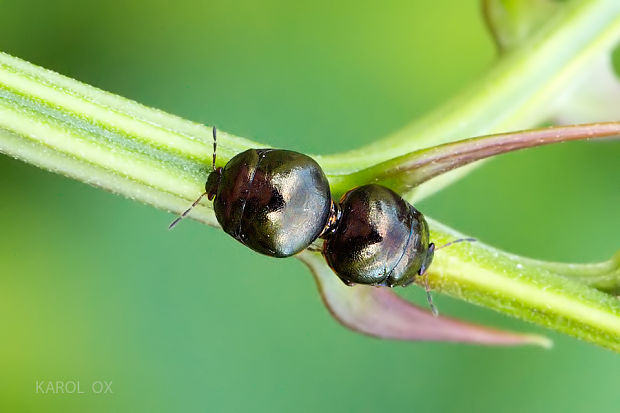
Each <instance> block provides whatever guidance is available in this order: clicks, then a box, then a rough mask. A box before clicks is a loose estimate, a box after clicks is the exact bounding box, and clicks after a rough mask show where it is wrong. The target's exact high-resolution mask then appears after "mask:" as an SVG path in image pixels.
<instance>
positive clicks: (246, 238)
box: [169, 127, 336, 258]
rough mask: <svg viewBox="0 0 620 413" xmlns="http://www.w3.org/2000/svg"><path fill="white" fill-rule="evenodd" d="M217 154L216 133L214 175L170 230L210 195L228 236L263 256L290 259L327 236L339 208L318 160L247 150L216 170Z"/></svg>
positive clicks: (284, 152) (274, 151) (289, 153)
mask: <svg viewBox="0 0 620 413" xmlns="http://www.w3.org/2000/svg"><path fill="white" fill-rule="evenodd" d="M216 149H217V131H216V129H215V127H214V128H213V163H212V166H213V172H211V173H210V174H209V176H208V178H207V182H206V184H205V192H204V193H203V194H202V195H201V196H200V197H199V198H198V199H197V200H196V201H195V202H194V203H193V204H192V206H191V207H190V208H189V209H188V210H187V211H185V212H184V213H183V214H182V215H181V216H180V217H179V218H177V219H176V220H175V221H174V222H173V223H172V224H170V227H169V228H172V227H174V226H175V225H176V224H177V223H178V222H179V220H181V219H182V218H184V217H185V216H186V215H187V214H188V213H189V211H190V210H191V209H192V208H193V207H194V206H196V205H197V204H198V203H199V202H200V200H201V199H202V197H203V196H205V195H206V196H207V198H208V199H209V200H213V209H214V211H215V217H216V218H217V221H218V222H219V224H220V225H221V226H222V228H223V229H224V231H225V232H227V233H228V234H229V235H231V236H232V237H233V238H235V239H236V240H237V241H239V242H241V243H242V244H244V245H246V246H248V247H250V248H251V249H253V250H254V251H257V252H259V253H261V254H265V255H269V256H272V257H278V258H282V257H289V256H291V255H294V254H297V253H298V252H301V251H303V250H304V249H306V248H308V246H310V244H312V242H314V240H316V239H317V238H318V237H319V236H320V235H321V234H323V233H324V232H325V231H326V230H327V227H328V224H329V222H330V219H331V220H333V217H334V216H335V214H336V210H335V204H334V202H333V201H332V198H331V192H330V189H329V182H328V181H327V177H326V176H325V173H324V172H323V170H322V169H321V167H320V166H319V164H318V163H316V161H315V160H314V159H312V158H310V157H309V156H307V155H304V154H301V153H298V152H293V151H288V150H283V149H248V150H246V151H244V152H241V153H239V154H237V155H235V156H234V157H233V158H232V159H230V161H228V163H227V164H226V165H225V166H224V167H223V168H222V167H219V168H216V167H215V156H216V155H215V153H216Z"/></svg>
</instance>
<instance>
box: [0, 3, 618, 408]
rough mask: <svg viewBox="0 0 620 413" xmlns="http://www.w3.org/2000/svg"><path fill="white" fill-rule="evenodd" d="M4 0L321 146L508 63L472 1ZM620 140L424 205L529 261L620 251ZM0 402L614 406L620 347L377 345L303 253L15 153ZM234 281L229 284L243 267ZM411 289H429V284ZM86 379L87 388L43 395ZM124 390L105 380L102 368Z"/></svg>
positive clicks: (106, 74)
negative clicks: (327, 295) (330, 297)
mask: <svg viewBox="0 0 620 413" xmlns="http://www.w3.org/2000/svg"><path fill="white" fill-rule="evenodd" d="M334 3H336V2H331V1H328V2H303V4H302V3H301V2H291V1H285V0H282V1H260V2H258V1H257V2H252V1H239V2H224V1H222V2H200V3H199V2H190V1H180V0H179V1H175V2H168V1H149V2H146V1H144V2H143V1H130V2H118V3H117V2H110V1H107V2H83V1H58V0H57V1H53V2H49V1H45V2H44V1H41V2H31V1H3V2H2V4H1V5H0V50H3V51H5V52H8V53H10V54H13V55H15V56H18V57H21V58H23V59H26V60H29V61H31V62H33V63H35V64H39V65H42V66H44V67H47V68H50V69H53V70H56V71H58V72H60V73H63V74H65V75H68V76H71V77H73V78H76V79H79V80H81V81H84V82H86V83H89V84H93V85H95V86H98V87H100V88H102V89H105V90H109V91H112V92H115V93H118V94H120V95H123V96H126V97H129V98H132V99H135V100H137V101H139V102H142V103H145V104H147V105H150V106H154V107H157V108H161V109H163V110H166V111H169V112H172V113H175V114H178V115H180V116H183V117H186V118H189V119H192V120H195V121H198V122H204V123H208V124H213V123H214V124H216V125H218V126H219V127H220V128H221V129H223V130H226V131H229V132H232V133H235V134H237V135H240V136H244V137H249V138H253V139H256V140H258V141H260V142H267V143H269V144H271V145H275V146H279V147H285V148H288V149H293V150H298V151H301V152H306V153H330V152H336V151H341V150H346V149H351V148H354V147H357V146H360V145H362V144H364V143H368V142H371V141H372V140H374V139H377V138H379V137H381V136H383V135H385V134H387V133H389V132H391V131H394V130H396V129H398V128H399V127H401V126H402V125H404V124H406V123H407V122H408V121H410V120H411V119H413V118H415V117H416V116H419V115H421V114H423V113H424V112H426V111H427V110H429V109H431V108H432V107H434V106H436V105H437V104H439V103H440V102H441V101H443V100H444V99H446V98H447V97H448V96H450V95H451V94H453V93H455V92H456V91H458V90H459V88H461V87H462V86H463V85H465V84H466V83H467V82H468V81H470V80H472V79H474V78H476V77H477V76H479V75H480V74H482V73H483V72H484V71H485V69H486V68H488V67H489V65H490V64H492V62H493V60H494V59H495V51H494V47H493V44H492V42H491V40H490V38H489V36H488V35H487V33H486V31H485V29H484V25H483V22H482V19H481V15H480V11H479V5H478V3H477V2H476V1H465V2H464V1H459V0H450V1H446V0H443V1H437V2H432V4H433V5H432V6H431V5H430V4H431V2H426V1H416V2H411V1H400V2H398V1H394V2H377V3H375V4H374V5H370V4H363V2H361V3H360V2H354V1H348V2H337V4H334ZM619 154H620V142H618V141H613V142H601V143H571V144H564V145H556V146H552V147H545V148H540V149H533V150H528V151H525V152H519V153H514V154H508V155H504V156H500V157H497V158H495V159H493V160H491V161H490V162H488V163H486V164H485V165H484V166H483V167H481V168H479V169H477V170H476V171H474V172H473V173H472V174H471V175H469V176H468V177H467V178H465V179H464V180H462V181H461V182H459V183H457V184H455V185H453V186H451V187H450V188H448V189H446V190H444V191H443V192H441V193H440V194H437V195H435V196H434V197H432V198H430V199H428V200H425V201H423V202H421V203H420V204H419V205H418V207H419V208H420V209H421V210H422V211H424V213H425V214H427V215H429V216H431V217H433V218H436V219H439V220H440V221H442V222H444V223H446V224H448V225H450V226H452V227H454V228H456V229H458V230H461V231H463V232H465V233H468V234H471V235H472V236H475V237H477V238H479V239H481V240H482V241H484V242H487V243H489V244H491V245H495V246H498V247H500V248H503V249H505V250H507V251H511V252H514V253H519V254H524V255H527V256H531V257H535V258H542V259H549V260H562V261H575V262H586V261H596V260H604V259H607V258H609V257H610V256H611V255H612V254H613V253H614V251H615V250H616V249H617V248H618V247H619V245H618V240H619V238H618V229H619V224H618V205H620V191H619V190H618V182H619V181H620V173H619V168H618V155H619ZM0 184H1V188H2V191H1V194H0V200H1V202H0V234H1V236H0V411H2V412H13V411H52V412H53V411H57V412H72V411H75V412H85V411H88V412H97V411H102V412H104V411H105V412H107V411H275V410H287V411H293V410H294V411H311V412H314V411H343V410H345V411H346V410H351V411H377V410H382V411H383V410H385V411H388V410H390V411H391V410H395V411H429V410H434V411H459V412H469V411H472V412H486V411H489V412H499V411H501V412H523V411H529V412H537V411H541V412H543V411H544V412H550V411H557V412H581V411H589V412H617V411H618V406H620V392H619V390H618V389H619V384H620V361H619V359H618V356H617V355H615V354H613V353H611V352H609V351H606V350H603V349H600V348H597V347H595V346H593V345H589V344H586V343H583V342H579V341H577V340H575V339H572V338H568V337H564V336H561V335H558V334H554V333H550V332H547V331H543V330H542V329H540V328H537V327H535V326H532V325H529V324H525V323H522V322H519V321H517V320H512V319H509V318H507V317H504V316H502V315H499V314H496V313H493V312H491V311H488V310H485V309H481V308H477V307H474V306H471V305H469V304H466V303H463V302H459V301H455V300H452V299H449V298H446V297H443V296H438V297H436V301H437V304H438V306H439V308H440V310H441V311H442V312H443V313H446V314H451V315H456V316H460V317H463V318H467V319H471V320H477V321H482V322H486V323H489V324H491V325H495V326H501V327H504V328H511V329H515V330H520V331H533V332H539V333H544V334H547V335H549V336H550V337H552V338H553V340H554V341H555V347H554V348H553V349H552V350H550V351H547V350H542V349H538V348H529V347H528V348H513V349H507V348H482V347H473V346H465V345H454V344H437V343H403V342H390V341H381V340H377V339H373V338H369V337H365V336H361V335H358V334H355V333H352V332H350V331H348V330H346V329H345V328H343V327H341V326H340V325H339V324H337V323H336V322H335V321H334V320H333V319H332V318H331V317H330V315H329V314H328V312H327V310H326V309H325V308H324V307H323V306H322V304H321V302H320V299H319V295H318V294H317V291H316V288H315V285H314V281H313V280H312V277H311V276H310V274H309V272H308V271H307V270H306V269H305V267H304V266H303V265H302V264H301V263H300V262H299V261H297V260H294V259H286V260H276V259H270V258H267V257H263V256H260V255H258V254H256V253H253V252H252V251H250V250H249V249H245V248H243V247H242V246H241V245H240V244H238V243H237V242H235V241H234V240H232V239H231V238H230V237H227V236H225V234H223V233H222V232H221V231H218V230H216V229H214V228H209V227H205V226H202V225H200V224H198V223H196V222H185V223H183V225H180V226H179V227H178V229H176V230H175V231H173V232H168V231H167V230H166V226H167V225H168V223H169V222H170V220H171V219H172V218H173V217H172V215H170V214H168V213H166V212H163V211H158V210H154V209H153V208H151V207H148V206H144V205H141V204H138V203H134V202H131V201H129V200H126V199H123V198H120V197H117V196H113V195H110V194H108V193H106V192H104V191H101V190H97V189H94V188H91V187H89V186H86V185H84V184H82V183H77V182H73V181H70V180H68V179H66V178H63V177H60V176H56V175H52V174H50V173H47V172H44V171H41V170H38V169H36V168H34V167H32V166H28V165H25V164H22V163H19V162H17V161H15V160H12V159H9V158H7V157H3V156H0ZM231 280H234V281H232V282H231ZM404 294H405V295H406V296H407V297H408V298H410V299H412V300H417V301H419V302H420V303H421V304H422V305H424V297H423V294H422V293H421V292H420V291H419V289H417V288H411V289H408V290H406V291H405V292H404ZM37 380H45V381H48V380H52V381H56V380H64V381H68V380H79V381H80V383H81V388H82V390H83V391H84V390H85V391H86V394H80V395H77V394H65V395H54V394H46V395H43V394H37V393H36V391H35V390H36V389H35V383H36V381H37ZM103 380H105V381H112V383H113V384H112V390H113V391H114V393H113V394H92V392H91V391H90V385H91V383H92V382H93V381H103Z"/></svg>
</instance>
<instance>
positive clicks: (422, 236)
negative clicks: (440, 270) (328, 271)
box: [323, 185, 432, 287]
mask: <svg viewBox="0 0 620 413" xmlns="http://www.w3.org/2000/svg"><path fill="white" fill-rule="evenodd" d="M340 208H341V211H342V215H341V217H340V220H339V222H338V223H337V226H336V228H335V230H334V232H333V234H332V235H331V236H330V237H329V238H328V239H326V240H325V243H324V244H323V255H324V256H325V258H326V260H327V263H328V264H329V266H330V267H331V268H332V269H333V270H334V272H336V274H338V276H339V277H340V278H341V279H342V280H343V281H344V282H345V283H347V284H352V283H359V284H370V285H383V286H389V287H393V286H396V285H402V286H405V285H408V284H410V283H411V282H412V281H413V280H414V278H415V277H416V275H418V274H419V273H420V271H421V270H422V269H423V268H425V267H428V265H430V260H432V251H430V252H429V253H428V257H427V252H428V249H429V231H428V224H427V223H426V220H425V219H424V216H423V215H422V214H421V213H420V212H419V211H418V210H417V209H415V208H414V207H413V206H412V205H411V204H409V203H408V202H407V201H405V200H404V199H403V198H401V197H400V196H399V195H398V194H397V193H395V192H393V191H392V190H390V189H388V188H386V187H383V186H380V185H366V186H361V187H358V188H355V189H353V190H351V191H349V192H347V193H346V194H345V195H344V196H343V197H342V199H341V200H340Z"/></svg>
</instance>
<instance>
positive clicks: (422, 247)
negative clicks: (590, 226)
mask: <svg viewBox="0 0 620 413" xmlns="http://www.w3.org/2000/svg"><path fill="white" fill-rule="evenodd" d="M216 133H217V132H216V129H215V127H214V128H213V172H211V173H210V174H209V176H208V178H207V182H206V184H205V193H203V194H202V195H201V196H200V197H199V198H198V199H197V200H196V201H195V202H194V203H193V204H192V206H191V207H190V208H189V209H188V210H187V211H185V212H184V213H183V214H182V215H181V216H179V217H178V218H177V219H176V220H175V221H174V222H173V223H172V224H170V228H172V227H174V226H175V225H176V224H177V223H178V222H179V221H180V220H181V219H182V218H184V217H185V216H187V214H188V213H189V212H190V211H191V209H192V208H193V207H194V206H196V205H197V204H198V203H199V202H200V200H201V199H202V198H203V197H204V196H205V195H206V196H207V198H208V199H209V200H213V202H214V203H213V208H214V210H215V216H216V218H217V221H218V222H219V223H220V225H221V226H222V228H223V229H224V231H226V232H227V233H228V234H229V235H231V236H232V237H233V238H235V239H236V240H238V241H239V242H241V243H242V244H244V245H246V246H248V247H250V248H251V249H253V250H254V251H257V252H259V253H261V254H265V255H269V256H272V257H289V256H291V255H294V254H297V253H298V252H301V251H302V250H304V249H306V248H308V247H310V246H311V244H312V243H313V242H314V241H315V240H316V239H318V238H322V239H323V240H324V241H323V248H322V253H323V256H324V257H325V259H326V260H327V263H328V264H329V266H330V267H331V268H332V270H333V271H334V272H335V273H336V274H337V275H338V277H340V279H341V280H342V281H343V282H344V283H346V284H347V285H353V284H366V285H375V286H386V287H394V286H407V285H409V284H411V283H412V282H413V281H414V280H415V278H416V276H418V275H423V274H424V273H425V271H426V270H427V269H428V267H429V265H430V263H431V261H432V260H433V253H434V250H435V245H434V244H433V243H430V242H429V230H428V224H427V223H426V220H425V219H424V216H423V215H422V214H421V213H420V212H419V211H418V210H417V209H415V208H414V207H413V206H412V205H411V204H409V203H408V202H407V201H405V200H404V199H403V198H402V197H401V196H399V195H398V194H397V193H395V192H394V191H392V190H391V189H389V188H386V187H384V186H381V185H375V184H372V185H364V186H360V187H357V188H354V189H352V190H350V191H349V192H347V193H346V194H344V196H343V197H342V198H341V199H340V201H339V202H338V203H336V202H334V200H333V199H332V197H331V192H330V189H329V182H328V181H327V177H326V176H325V173H324V172H323V170H322V169H321V167H320V166H319V165H318V164H317V163H316V161H314V160H313V159H312V158H310V157H309V156H306V155H304V154H301V153H297V152H293V151H288V150H281V149H248V150H246V151H245V152H241V153H239V154H238V155H236V156H234V157H233V158H232V159H231V160H230V161H229V162H228V163H227V164H226V165H225V166H224V167H223V168H222V167H219V168H216V167H215V156H216V155H215V154H216V149H217V139H216ZM459 241H460V240H459ZM427 290H428V285H427Z"/></svg>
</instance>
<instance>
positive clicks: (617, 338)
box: [429, 220, 620, 352]
mask: <svg viewBox="0 0 620 413" xmlns="http://www.w3.org/2000/svg"><path fill="white" fill-rule="evenodd" d="M429 224H430V226H431V228H432V232H431V236H432V239H433V241H435V242H436V243H438V244H442V243H446V242H448V241H450V240H453V239H455V238H460V237H462V236H463V235H462V234H459V233H457V232H454V231H453V230H451V229H449V228H447V227H445V226H443V225H441V224H440V223H438V222H435V221H433V220H429ZM615 265H616V267H615V271H616V275H615V277H616V282H617V281H618V279H617V278H618V272H617V263H616V264H615ZM584 267H585V269H587V271H586V273H579V271H580V270H582V269H584ZM610 269H611V268H610V266H609V265H608V263H601V264H555V263H545V262H541V261H536V260H530V259H524V258H522V257H518V256H516V255H512V254H507V253H505V252H502V251H499V250H496V249H494V248H492V247H489V246H487V245H484V244H482V243H480V242H475V243H459V244H455V245H452V246H450V248H449V249H448V248H446V249H442V250H439V251H437V254H436V255H435V260H434V261H433V265H431V267H430V270H429V271H430V284H431V286H432V287H433V288H434V289H437V290H439V291H441V292H444V293H446V294H448V295H451V296H454V297H458V298H461V299H464V300H466V301H469V302H472V303H475V304H478V305H482V306H485V307H490V308H494V309H496V310H499V311H501V312H503V313H506V314H509V315H512V316H514V317H517V318H521V319H524V320H528V321H532V322H534V323H536V324H539V325H543V326H545V327H549V328H553V329H555V330H557V331H561V332H563V333H566V334H569V335H572V336H575V337H579V338H581V339H583V340H587V341H591V342H594V343H597V344H599V345H602V346H604V347H607V348H609V349H612V350H615V351H617V352H620V300H618V299H617V298H616V297H613V296H611V295H608V294H605V293H603V292H601V291H598V290H595V289H593V288H587V287H585V285H584V284H583V283H581V282H579V281H582V280H583V279H587V276H588V275H591V274H592V275H593V274H596V273H599V274H600V273H604V272H607V270H610ZM578 274H579V275H578ZM571 278H572V279H571Z"/></svg>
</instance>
